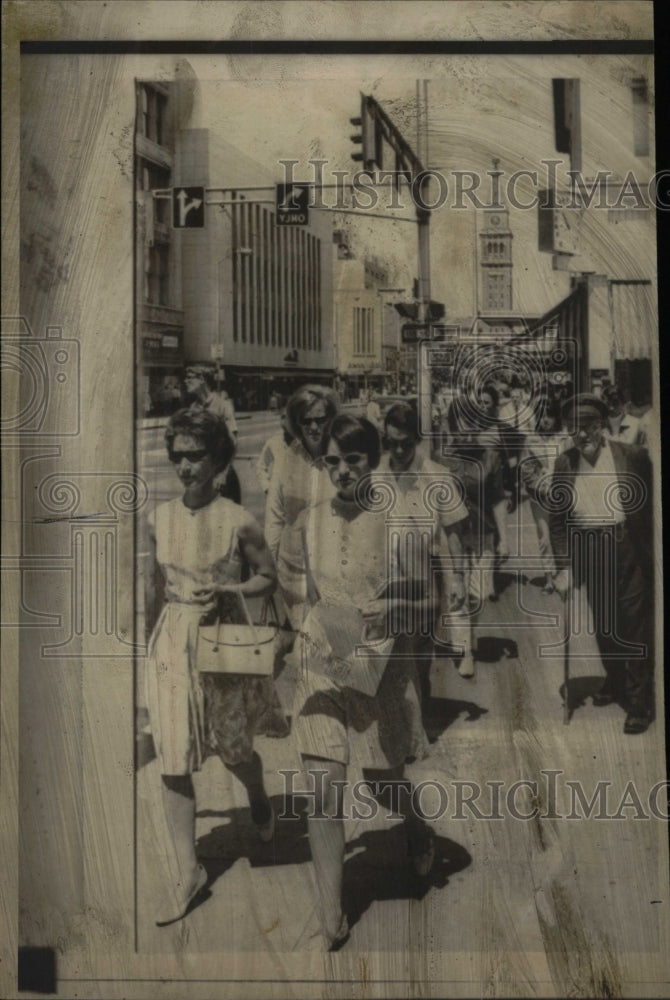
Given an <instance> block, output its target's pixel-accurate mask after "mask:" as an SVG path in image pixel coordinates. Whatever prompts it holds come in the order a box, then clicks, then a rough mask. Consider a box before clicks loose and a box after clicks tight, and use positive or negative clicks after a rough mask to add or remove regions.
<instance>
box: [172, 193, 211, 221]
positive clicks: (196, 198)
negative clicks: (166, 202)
mask: <svg viewBox="0 0 670 1000" xmlns="http://www.w3.org/2000/svg"><path fill="white" fill-rule="evenodd" d="M204 225H205V189H204V187H181V188H172V226H173V228H174V229H202V228H203V226H204Z"/></svg>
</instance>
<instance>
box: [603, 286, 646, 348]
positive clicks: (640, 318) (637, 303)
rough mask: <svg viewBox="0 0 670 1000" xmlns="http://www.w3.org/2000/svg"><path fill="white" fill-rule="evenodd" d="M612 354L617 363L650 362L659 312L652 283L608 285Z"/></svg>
mask: <svg viewBox="0 0 670 1000" xmlns="http://www.w3.org/2000/svg"><path fill="white" fill-rule="evenodd" d="M608 291H609V305H610V317H611V323H612V335H613V338H614V354H615V357H616V358H617V359H618V360H620V361H636V360H638V359H639V358H651V357H652V355H653V351H652V347H653V343H654V341H655V340H656V338H657V336H658V312H657V308H656V300H655V296H654V294H653V289H652V285H651V281H646V280H637V281H628V280H622V279H610V281H609V282H608Z"/></svg>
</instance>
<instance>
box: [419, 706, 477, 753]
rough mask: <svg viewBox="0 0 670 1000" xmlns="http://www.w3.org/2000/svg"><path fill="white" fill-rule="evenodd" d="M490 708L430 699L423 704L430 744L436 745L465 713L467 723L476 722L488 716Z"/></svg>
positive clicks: (424, 724)
mask: <svg viewBox="0 0 670 1000" xmlns="http://www.w3.org/2000/svg"><path fill="white" fill-rule="evenodd" d="M487 712H488V708H483V707H482V706H481V705H477V704H476V703H475V702H474V701H462V700H457V699H455V698H428V699H426V700H424V702H423V712H422V715H423V719H422V721H423V728H424V729H425V731H426V736H427V737H428V742H429V743H435V741H436V740H438V739H439V738H440V736H441V735H442V733H443V732H444V731H445V729H448V728H449V726H450V725H451V724H452V723H454V722H456V720H457V719H458V718H460V716H461V715H462V714H463V713H465V716H466V719H465V721H466V722H476V721H477V720H478V719H480V718H481V717H482V715H486V714H487Z"/></svg>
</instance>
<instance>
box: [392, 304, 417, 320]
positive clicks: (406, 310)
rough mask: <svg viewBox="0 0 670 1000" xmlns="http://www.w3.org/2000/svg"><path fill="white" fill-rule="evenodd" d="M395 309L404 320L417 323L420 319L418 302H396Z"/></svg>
mask: <svg viewBox="0 0 670 1000" xmlns="http://www.w3.org/2000/svg"><path fill="white" fill-rule="evenodd" d="M393 308H394V309H395V311H396V312H397V313H398V314H399V315H400V316H402V317H403V319H411V320H414V321H416V320H418V318H419V303H418V302H394V303H393Z"/></svg>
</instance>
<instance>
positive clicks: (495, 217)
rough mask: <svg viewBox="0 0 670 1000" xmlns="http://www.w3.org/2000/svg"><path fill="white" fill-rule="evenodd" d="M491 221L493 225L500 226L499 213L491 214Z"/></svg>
mask: <svg viewBox="0 0 670 1000" xmlns="http://www.w3.org/2000/svg"><path fill="white" fill-rule="evenodd" d="M489 222H490V223H491V225H492V226H499V225H500V216H499V215H491V216H489Z"/></svg>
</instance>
